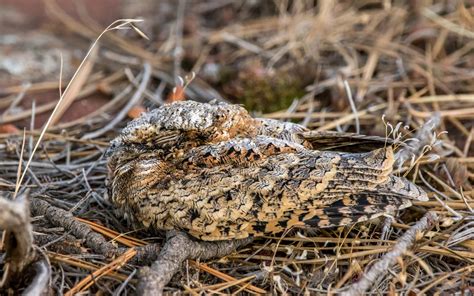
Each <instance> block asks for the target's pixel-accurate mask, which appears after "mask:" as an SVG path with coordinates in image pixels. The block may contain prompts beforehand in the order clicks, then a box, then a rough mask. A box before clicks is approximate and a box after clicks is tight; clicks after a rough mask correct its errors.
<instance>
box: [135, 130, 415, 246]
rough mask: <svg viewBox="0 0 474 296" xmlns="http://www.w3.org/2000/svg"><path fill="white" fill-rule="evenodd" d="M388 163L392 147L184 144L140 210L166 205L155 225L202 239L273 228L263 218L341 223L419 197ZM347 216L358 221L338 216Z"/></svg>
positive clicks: (259, 141) (268, 141) (287, 223)
mask: <svg viewBox="0 0 474 296" xmlns="http://www.w3.org/2000/svg"><path fill="white" fill-rule="evenodd" d="M392 165H393V152H392V150H391V148H387V149H379V150H376V151H373V152H370V153H357V154H350V153H337V152H330V151H311V150H307V149H305V148H304V147H302V146H301V145H298V144H294V143H291V142H287V141H283V140H276V139H273V138H268V137H257V138H256V139H254V140H250V139H241V140H232V141H228V142H223V143H220V144H216V145H209V146H201V147H198V148H195V149H191V151H189V152H188V153H187V154H186V155H184V156H183V158H181V159H180V160H179V161H177V163H175V164H174V165H172V166H171V167H174V168H176V172H169V177H168V178H167V181H166V182H167V183H166V184H159V186H158V187H159V189H157V190H156V192H155V193H151V194H155V196H156V198H155V199H154V200H153V201H152V202H151V203H150V202H149V200H148V201H147V203H146V204H143V209H145V210H146V211H144V212H150V213H154V212H155V213H156V210H153V209H152V207H154V206H155V207H158V208H160V209H164V208H165V209H168V213H173V214H172V215H168V217H162V219H159V221H158V222H159V223H164V224H165V225H164V226H163V225H157V227H158V228H163V227H164V228H166V227H169V228H171V227H180V228H182V229H185V230H188V231H189V232H190V233H191V234H192V235H194V236H196V237H199V238H201V239H205V240H221V239H229V238H243V237H246V236H248V235H256V236H258V235H263V234H265V233H273V232H277V231H278V230H279V229H280V228H275V227H272V226H268V227H267V225H270V224H272V225H275V224H278V223H280V225H281V227H283V226H284V227H291V226H294V225H302V224H307V225H315V223H314V221H315V219H316V217H319V221H318V226H319V227H321V226H331V225H336V224H337V225H344V223H350V222H357V221H359V220H360V219H363V218H361V217H362V216H363V217H365V218H370V217H372V216H373V215H376V214H380V213H384V212H385V211H386V210H387V203H386V201H387V200H392V202H391V204H392V205H393V208H395V209H398V208H400V207H401V206H402V205H406V204H407V203H409V201H408V199H409V198H415V199H416V198H418V196H417V193H411V192H410V193H408V192H406V193H403V191H400V190H399V189H406V190H407V191H409V190H411V189H410V186H408V185H407V184H408V183H409V182H408V181H406V180H405V179H401V178H398V179H393V180H392V178H396V177H390V176H389V175H390V173H391V171H392ZM400 182H401V183H400ZM389 184H390V185H391V186H389ZM413 186H414V185H413ZM417 192H421V191H417ZM378 196H381V197H380V198H379V197H378ZM384 198H385V199H384ZM405 199H406V200H405ZM341 200H342V204H341ZM395 201H397V202H395ZM147 208H148V209H147ZM352 208H353V210H352ZM326 209H327V210H326ZM364 209H365V210H367V213H366V214H363V213H364ZM345 211H346V212H348V213H352V214H347V215H344V212H345ZM358 214H360V216H357V215H358ZM350 215H353V216H354V217H356V216H357V219H355V218H354V219H351V220H350V221H349V220H348V219H345V218H348V217H349V216H350ZM150 219H156V217H150ZM306 220H307V221H309V222H305V221H306ZM162 221H165V222H162ZM325 221H326V222H325ZM337 221H338V222H337ZM158 222H157V223H158ZM264 224H265V226H263V225H264Z"/></svg>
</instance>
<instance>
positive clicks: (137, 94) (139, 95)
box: [82, 63, 151, 140]
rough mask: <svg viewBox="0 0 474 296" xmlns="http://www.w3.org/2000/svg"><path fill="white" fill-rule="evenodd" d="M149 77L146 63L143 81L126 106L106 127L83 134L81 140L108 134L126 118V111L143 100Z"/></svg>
mask: <svg viewBox="0 0 474 296" xmlns="http://www.w3.org/2000/svg"><path fill="white" fill-rule="evenodd" d="M150 77H151V66H150V64H148V63H145V64H144V65H143V79H142V81H141V83H140V85H139V86H138V88H137V91H136V92H135V93H134V94H133V96H132V98H131V99H130V101H128V103H127V105H125V107H124V108H123V109H122V110H121V111H120V112H119V113H118V114H117V115H116V116H115V117H114V119H112V121H111V122H109V123H108V124H107V125H106V126H104V127H103V128H101V129H99V130H96V131H94V132H92V133H88V134H85V135H84V136H83V137H82V139H84V140H85V139H94V138H97V137H99V136H101V135H103V134H104V133H106V132H108V131H109V130H111V129H113V128H114V127H115V126H116V125H117V124H118V123H119V122H120V121H122V119H124V118H125V116H127V113H128V111H129V110H130V109H131V108H132V107H133V106H135V105H136V104H138V102H139V101H140V100H141V99H142V98H143V92H144V91H145V89H146V87H147V85H148V82H149V81H150Z"/></svg>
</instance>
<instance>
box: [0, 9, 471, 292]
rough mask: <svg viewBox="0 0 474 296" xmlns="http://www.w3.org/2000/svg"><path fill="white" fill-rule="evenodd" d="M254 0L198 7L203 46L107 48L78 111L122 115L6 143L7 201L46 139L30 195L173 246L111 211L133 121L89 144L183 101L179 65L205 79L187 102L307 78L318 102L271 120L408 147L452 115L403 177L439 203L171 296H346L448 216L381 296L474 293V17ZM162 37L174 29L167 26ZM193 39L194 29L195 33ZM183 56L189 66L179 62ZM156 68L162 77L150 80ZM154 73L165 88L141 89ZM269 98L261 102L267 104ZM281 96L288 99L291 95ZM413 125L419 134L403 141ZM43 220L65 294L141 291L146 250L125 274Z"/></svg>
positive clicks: (309, 93) (191, 275)
mask: <svg viewBox="0 0 474 296" xmlns="http://www.w3.org/2000/svg"><path fill="white" fill-rule="evenodd" d="M250 2H252V1H249V3H245V4H241V5H240V4H236V3H233V2H229V3H230V4H224V5H223V6H219V5H214V6H213V4H217V1H207V2H205V4H207V6H206V5H204V4H202V3H195V2H193V1H191V2H190V3H188V4H187V5H189V6H191V5H192V6H193V7H194V8H195V9H193V8H189V7H188V8H187V9H185V12H184V16H183V17H184V18H185V21H188V20H192V19H193V18H197V19H199V25H198V28H197V29H196V30H198V31H199V30H200V32H201V33H197V32H194V33H193V32H191V33H186V34H183V32H176V31H173V30H174V29H173V28H172V29H170V34H169V36H168V38H167V39H166V40H160V41H158V42H157V43H147V42H146V41H144V40H142V39H141V38H137V40H132V39H133V37H130V36H128V35H125V36H124V35H123V34H122V35H119V34H115V33H112V34H108V35H105V36H104V42H103V44H102V45H101V50H100V52H98V53H97V55H98V56H97V57H96V59H100V60H101V63H100V65H96V66H95V67H94V68H93V69H92V70H88V71H91V74H90V75H89V79H85V78H83V80H82V81H81V87H80V89H74V95H73V96H71V100H81V99H82V98H84V97H85V96H87V95H89V94H91V93H107V94H111V96H112V98H111V99H110V103H108V104H106V105H104V106H103V107H102V108H101V109H100V110H98V111H97V112H94V113H93V114H88V115H85V116H84V117H82V118H80V119H78V120H74V121H73V122H69V123H60V122H58V121H57V120H59V118H55V122H57V123H56V124H55V125H54V126H53V128H52V129H51V130H49V131H48V132H46V133H41V132H40V131H39V130H37V129H34V128H33V129H31V130H27V131H26V133H25V135H26V136H25V144H24V146H25V149H24V152H23V150H22V149H21V146H22V141H23V133H19V134H18V135H12V134H0V190H1V191H2V192H3V193H8V194H10V196H13V194H14V192H15V188H16V180H17V177H18V176H17V171H18V167H19V163H21V162H19V160H20V159H23V158H29V157H30V156H31V155H32V154H33V152H34V150H36V147H34V146H33V143H36V141H38V138H42V142H41V143H40V144H39V146H38V149H37V152H36V154H34V157H33V158H32V159H31V162H30V163H29V168H28V169H27V170H25V172H26V173H25V176H24V180H23V184H22V185H21V188H20V191H21V190H24V189H25V188H30V190H31V191H30V194H31V195H32V196H34V197H37V198H41V199H44V200H46V201H48V202H49V203H51V204H53V205H55V206H57V207H59V208H62V209H66V210H69V211H71V212H72V213H73V214H74V216H76V217H77V219H78V220H79V221H81V222H83V223H86V224H87V225H90V226H91V227H92V229H93V230H94V231H96V232H98V233H101V234H102V235H104V236H105V237H107V238H109V239H110V240H111V241H112V242H113V243H114V244H117V245H118V246H123V247H129V248H132V247H135V246H140V245H144V244H147V243H150V242H161V239H162V237H163V236H162V234H152V233H149V232H146V231H144V230H140V229H139V230H134V229H133V227H132V226H130V225H128V224H127V222H126V221H124V220H123V219H121V218H120V217H116V216H115V215H114V213H113V208H112V207H111V206H110V205H109V204H108V202H107V201H106V200H105V199H104V196H105V195H106V188H105V176H106V166H105V163H106V161H105V159H104V157H103V152H104V149H105V148H106V147H107V144H108V141H109V140H110V139H111V138H113V137H114V135H116V133H117V132H118V131H119V130H120V128H121V127H122V126H123V125H124V124H125V123H126V121H127V120H129V119H127V118H126V119H124V120H122V121H121V122H120V123H118V124H117V125H114V126H112V127H110V126H109V127H108V128H107V130H106V131H104V132H103V133H100V136H94V137H91V136H86V137H85V138H84V136H85V135H91V134H92V135H94V132H95V131H98V130H101V129H103V128H104V127H107V126H108V125H109V123H110V122H111V121H112V119H113V118H114V117H115V116H116V115H117V114H126V112H125V113H124V110H125V108H129V107H130V106H128V105H129V104H127V103H128V100H129V98H130V97H132V96H133V97H135V98H139V99H137V100H136V103H137V104H138V105H142V106H145V107H148V108H154V107H156V106H158V105H160V104H162V103H163V102H164V101H166V100H167V98H172V97H173V96H172V95H173V89H174V87H175V86H176V82H175V72H177V70H176V67H177V66H176V65H177V64H178V67H179V65H180V64H182V65H184V62H182V63H181V61H186V64H187V66H186V67H184V66H183V68H184V69H181V67H179V69H181V70H180V71H181V72H183V73H185V72H186V71H187V70H189V71H191V70H193V71H195V72H196V73H197V77H196V78H195V79H194V80H193V82H192V83H190V84H189V86H188V87H187V88H186V90H185V96H186V97H187V98H188V99H196V100H200V101H208V100H211V99H214V98H222V97H226V98H228V99H229V100H232V101H238V102H244V101H247V102H248V101H249V100H250V101H252V100H258V99H259V98H258V97H245V98H242V96H244V95H248V94H249V93H248V92H246V91H245V88H246V87H249V83H248V80H254V81H258V82H259V83H258V84H251V85H253V86H254V87H262V88H263V89H264V90H265V91H266V92H268V91H271V90H272V89H279V88H278V83H279V82H278V77H288V75H290V76H291V77H296V78H297V79H298V81H300V83H301V86H300V87H301V90H300V91H301V92H303V93H305V95H303V96H301V97H298V98H294V100H292V104H291V106H290V105H288V108H287V109H285V110H280V111H277V112H272V113H266V114H263V115H262V116H264V117H267V118H276V119H280V120H292V121H295V122H300V123H303V124H305V125H307V126H308V127H311V128H314V129H317V130H321V131H323V130H340V131H355V130H356V119H357V122H358V125H359V126H360V132H361V133H362V134H369V135H387V133H388V132H387V131H390V130H391V129H392V131H393V130H395V132H394V133H392V135H390V136H392V137H397V136H400V138H401V139H404V140H406V139H409V138H411V137H413V135H414V133H416V131H417V130H419V129H420V127H421V126H422V125H423V123H424V122H426V121H427V120H428V119H429V118H431V117H432V116H433V114H434V112H437V114H439V116H440V126H439V128H438V129H437V130H436V134H438V137H437V138H436V139H435V140H433V142H431V143H428V144H430V145H429V146H430V148H429V149H425V150H426V151H425V152H426V153H424V155H423V156H420V154H417V155H415V156H414V158H413V161H411V162H410V161H408V162H406V163H405V164H404V166H402V167H401V168H399V169H398V170H397V173H398V174H400V175H405V174H406V175H407V177H408V178H410V179H411V180H413V181H415V182H417V183H418V184H420V185H421V186H423V187H424V188H425V189H426V190H427V191H429V192H430V194H429V195H430V201H428V202H418V203H416V204H415V206H414V207H412V208H411V209H409V210H406V211H404V212H403V213H401V215H400V216H399V217H397V218H396V221H395V222H394V223H392V224H391V226H390V227H389V229H388V232H387V233H385V234H384V235H385V237H384V239H382V234H381V227H380V226H379V223H378V221H374V222H373V223H371V224H366V225H356V226H355V227H351V228H345V229H332V230H302V229H300V230H293V231H290V232H289V233H287V234H286V235H285V236H282V237H264V238H261V239H258V240H256V241H255V242H254V243H252V244H251V245H249V246H247V247H246V248H242V249H240V250H239V251H238V252H237V253H235V254H232V255H230V256H228V257H226V258H222V259H216V260H214V261H209V262H206V263H203V262H188V263H187V265H186V267H185V268H183V270H182V272H181V273H180V274H178V275H176V276H175V277H174V279H173V281H172V283H170V285H169V287H168V289H169V291H182V292H185V293H188V294H193V295H198V294H200V293H216V294H219V293H223V294H229V293H234V294H237V293H247V294H259V293H285V292H286V293H291V294H302V293H306V292H309V293H314V294H317V293H320V294H333V293H335V292H336V291H338V289H341V288H344V287H347V286H348V285H350V284H351V283H353V282H355V281H356V280H357V279H359V278H360V277H362V275H363V273H364V271H366V270H367V269H368V268H370V267H371V266H373V264H374V262H376V261H377V260H379V259H380V257H381V256H382V255H383V254H385V253H387V252H388V251H389V250H390V249H391V248H392V247H393V245H394V243H395V241H396V240H397V239H398V238H399V237H400V236H401V235H402V234H403V233H404V232H405V231H406V230H407V229H409V228H410V226H412V225H413V224H414V223H416V221H417V220H418V219H420V218H421V217H422V216H423V214H424V213H425V212H426V211H433V212H435V213H437V214H438V215H439V216H440V217H441V220H440V223H439V225H437V226H436V227H435V228H434V229H432V230H431V231H427V232H425V233H423V234H420V235H419V237H418V240H417V242H416V244H415V247H414V248H412V249H411V250H410V251H409V252H407V253H406V254H405V256H403V257H400V258H399V259H398V262H397V264H396V265H395V267H393V268H391V269H390V270H388V271H387V273H386V274H384V275H383V277H381V278H380V279H379V280H377V281H376V283H375V284H374V285H373V286H372V290H371V292H372V293H374V294H385V293H392V294H407V293H409V292H414V293H428V294H433V293H435V292H436V291H446V292H447V293H454V292H459V291H465V292H467V291H470V292H471V293H472V289H473V288H472V287H473V286H474V278H473V276H472V271H473V268H474V255H473V254H474V232H473V231H472V229H473V226H474V211H473V209H474V188H473V186H472V181H473V180H474V152H473V150H472V146H473V143H472V142H473V137H474V84H473V81H474V73H473V71H472V69H473V68H474V60H473V50H474V39H473V34H474V22H473V15H474V10H473V8H472V7H465V6H462V5H457V4H456V5H455V4H451V2H450V1H448V4H445V3H444V2H440V3H435V4H432V5H429V6H423V5H421V4H412V3H418V2H411V1H407V3H404V5H395V4H390V2H389V1H382V2H377V1H362V2H357V3H359V4H358V6H357V5H352V6H350V5H348V4H346V2H344V1H338V2H330V1H321V2H322V4H321V5H320V6H314V5H313V4H312V3H313V1H294V2H292V1H276V4H273V3H270V2H267V1H261V2H259V1H256V2H255V3H257V4H252V3H250ZM48 3H49V5H48V9H49V11H50V13H51V15H52V16H54V17H55V18H57V19H58V20H59V21H60V22H62V23H64V25H65V27H66V28H67V30H70V31H72V32H75V33H78V34H80V35H81V36H82V37H85V38H87V39H88V41H87V42H85V44H89V43H90V42H92V41H93V40H95V38H96V37H97V36H98V35H99V34H100V31H101V29H97V27H96V25H95V24H91V23H87V24H84V23H83V22H80V21H77V20H74V19H72V18H70V17H69V16H68V15H66V14H65V13H64V12H63V11H61V10H60V9H59V8H58V7H57V6H55V5H54V3H53V2H51V1H48ZM420 3H421V2H420ZM170 5H178V4H172V3H171V4H170ZM410 5H413V6H410ZM216 7H217V8H216ZM259 10H260V11H263V12H261V13H259V12H258V11H259ZM229 11H230V12H229ZM224 13H230V15H231V18H232V21H231V23H232V24H231V25H225V24H223V22H224V21H222V20H221V19H222V18H223V16H222V14H224ZM209 15H213V16H214V21H211V19H212V18H209ZM182 21H183V20H179V19H178V20H176V19H175V20H173V21H172V23H179V22H181V23H182ZM152 25H156V26H157V27H160V28H161V27H162V25H163V24H160V23H156V24H154V23H153V24H152ZM183 26H184V29H183V30H185V29H186V22H184V25H183ZM199 26H200V27H199ZM178 27H180V26H178ZM188 30H189V28H188ZM147 33H148V32H147ZM152 36H153V35H152ZM178 46H179V47H182V50H183V51H184V54H183V56H180V57H178V56H177V55H175V51H174V50H175V49H176V47H178ZM86 47H87V45H85V48H86ZM176 59H180V60H179V63H177V62H176ZM145 63H147V64H148V65H150V67H151V70H150V71H149V73H147V71H146V69H145V68H144V67H143V65H144V64H145ZM189 65H191V66H189ZM212 67H217V69H219V72H218V76H217V78H216V77H214V76H212V73H213V72H212V71H211V70H210V69H212ZM142 69H145V70H142ZM229 69H230V70H231V71H230V72H229ZM229 73H230V74H229ZM146 76H149V77H150V82H149V83H148V85H147V86H146V87H140V85H142V86H143V84H141V82H143V80H144V79H145V78H146ZM345 85H348V86H349V89H350V93H351V94H352V97H353V99H352V100H351V99H348V88H347V87H345ZM269 86H270V87H269ZM57 87H58V83H57V82H54V83H52V82H38V83H32V84H31V86H30V87H29V88H28V89H27V90H26V92H27V94H29V95H34V94H35V93H37V92H40V91H44V90H55V89H57ZM24 91H25V89H24V87H22V86H17V85H12V86H10V87H8V88H5V89H3V90H2V92H3V94H2V95H4V97H3V98H2V99H1V100H0V103H1V104H3V105H0V106H5V107H6V108H7V109H8V106H10V104H12V103H13V102H14V101H15V98H16V97H18V96H17V94H21V93H22V92H24ZM219 93H220V94H223V95H219ZM255 93H258V91H256V92H252V93H251V94H255ZM269 97H274V98H275V100H278V94H277V93H275V94H270V95H269ZM240 99H242V100H240ZM244 99H245V100H244ZM277 103H278V104H280V103H281V102H277ZM277 103H276V104H277ZM290 103H291V102H290ZM55 106H56V105H55V104H45V105H41V106H36V107H35V108H32V109H30V110H23V111H22V112H20V113H18V114H5V115H4V116H0V125H1V124H7V123H13V124H15V123H17V122H19V120H21V119H25V118H31V117H32V116H38V114H42V113H45V112H49V111H50V110H52V109H53V108H54V107H55ZM125 111H126V110H125ZM383 114H385V116H384V120H385V122H387V123H389V124H388V125H387V123H385V122H384V120H382V116H383ZM398 122H402V123H403V124H402V126H398V128H397V123H398ZM442 131H448V133H441V132H442ZM393 134H395V136H394V135H393ZM86 138H87V139H86ZM420 152H421V151H420ZM22 153H24V155H23V154H22ZM23 167H24V163H23ZM33 221H34V227H35V236H36V237H37V239H38V241H42V242H44V241H48V243H46V245H45V246H44V249H45V250H46V251H47V255H48V256H49V258H50V260H51V262H52V269H53V277H52V285H53V289H54V290H55V292H57V293H66V292H68V291H69V293H71V294H72V293H73V292H79V291H82V290H86V289H89V291H92V292H97V291H102V292H104V293H106V294H109V293H110V294H112V293H114V291H115V292H117V291H120V292H121V293H122V295H125V294H131V293H133V291H134V287H135V285H136V281H135V279H134V278H133V276H134V275H135V270H136V269H137V268H139V266H138V265H132V264H127V261H128V260H129V259H130V257H132V256H133V255H134V254H133V251H130V252H128V253H126V254H124V255H123V257H119V258H116V259H115V260H113V261H110V260H107V259H106V258H104V256H101V255H97V254H95V253H94V250H91V249H87V248H85V247H84V245H83V242H82V241H80V240H78V239H74V238H73V239H71V238H70V236H67V235H68V234H67V233H64V229H62V228H61V227H60V226H53V225H52V224H51V223H50V222H49V221H47V220H46V219H43V218H42V217H35V218H34V219H33ZM39 238H47V239H46V240H45V239H43V240H40V239H39ZM40 246H41V245H40ZM131 250H132V249H131ZM130 275H132V276H130Z"/></svg>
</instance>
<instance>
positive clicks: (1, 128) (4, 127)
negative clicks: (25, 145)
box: [0, 123, 20, 134]
mask: <svg viewBox="0 0 474 296" xmlns="http://www.w3.org/2000/svg"><path fill="white" fill-rule="evenodd" d="M19 131H20V130H19V129H18V128H17V127H16V126H14V125H13V124H11V123H8V124H0V134H16V133H18V132H19Z"/></svg>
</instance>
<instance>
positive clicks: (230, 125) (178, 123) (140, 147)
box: [107, 101, 257, 155]
mask: <svg viewBox="0 0 474 296" xmlns="http://www.w3.org/2000/svg"><path fill="white" fill-rule="evenodd" d="M256 132H257V131H256V128H255V124H254V119H253V118H252V117H251V116H250V115H249V114H248V112H247V111H246V110H245V109H244V108H242V107H241V106H239V105H230V104H227V103H222V102H216V103H210V104H208V103H199V102H195V101H183V102H175V103H172V104H167V105H164V106H161V107H159V108H157V109H154V110H151V111H150V112H147V113H144V114H142V115H141V116H140V117H139V118H137V119H135V120H133V121H131V122H129V123H128V125H127V126H126V127H125V128H124V129H123V130H122V132H121V134H120V135H119V136H118V137H117V138H115V139H114V140H113V141H112V142H111V146H110V147H109V149H108V152H107V154H108V155H110V154H112V153H114V152H115V151H117V150H118V149H121V148H131V149H134V150H136V151H145V150H150V149H151V150H156V149H162V150H167V149H171V148H173V147H180V145H182V144H184V143H187V142H193V143H196V144H197V145H200V144H205V143H216V142H220V141H225V140H228V139H231V138H233V137H236V136H252V135H255V133H256Z"/></svg>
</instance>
